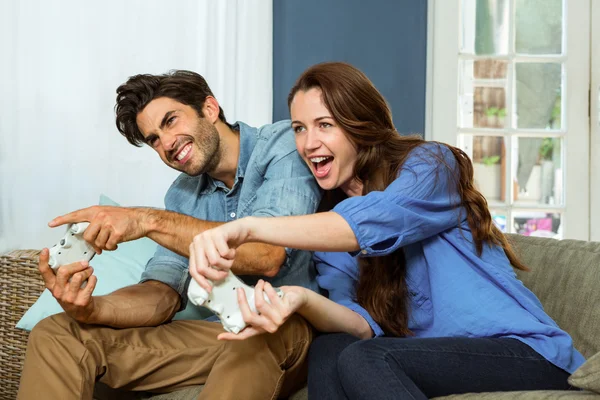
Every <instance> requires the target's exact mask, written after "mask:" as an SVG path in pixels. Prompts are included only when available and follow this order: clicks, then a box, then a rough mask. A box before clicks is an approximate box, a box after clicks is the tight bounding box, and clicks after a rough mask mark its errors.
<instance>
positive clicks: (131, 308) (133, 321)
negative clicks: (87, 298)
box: [82, 281, 181, 328]
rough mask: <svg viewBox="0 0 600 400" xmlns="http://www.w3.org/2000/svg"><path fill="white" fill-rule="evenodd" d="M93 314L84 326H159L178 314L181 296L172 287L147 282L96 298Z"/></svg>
mask: <svg viewBox="0 0 600 400" xmlns="http://www.w3.org/2000/svg"><path fill="white" fill-rule="evenodd" d="M93 301H94V310H95V311H94V312H93V313H92V315H91V316H90V318H89V320H88V321H82V322H85V323H90V324H95V325H107V326H111V327H113V328H133V327H140V326H157V325H160V324H162V323H164V322H167V321H170V320H171V318H173V316H174V315H175V313H176V312H177V311H178V310H179V305H180V301H181V299H180V297H179V294H178V293H177V292H176V291H175V290H173V288H171V287H170V286H168V285H166V284H164V283H162V282H158V281H148V282H144V283H140V284H137V285H132V286H128V287H125V288H122V289H119V290H117V291H115V292H113V293H110V294H107V295H105V296H97V297H94V298H93Z"/></svg>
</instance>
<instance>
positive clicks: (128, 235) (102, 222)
mask: <svg viewBox="0 0 600 400" xmlns="http://www.w3.org/2000/svg"><path fill="white" fill-rule="evenodd" d="M145 213H146V209H144V208H126V207H112V206H93V207H88V208H84V209H81V210H77V211H73V212H71V213H68V214H65V215H63V216H60V217H56V218H54V219H53V220H52V221H50V222H49V223H48V226H50V227H51V228H54V227H57V226H60V225H64V224H69V223H75V222H89V223H90V226H88V227H87V229H86V230H85V232H84V233H83V239H84V240H85V241H86V242H88V243H89V244H91V245H92V246H94V249H95V250H96V253H98V254H100V253H102V250H116V249H117V245H118V244H119V243H122V242H128V241H130V240H135V239H139V238H141V237H143V236H146V235H147V229H146V227H145V224H144V222H145V220H146V218H144V216H145Z"/></svg>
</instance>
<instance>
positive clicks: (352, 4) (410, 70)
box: [273, 0, 427, 133]
mask: <svg viewBox="0 0 600 400" xmlns="http://www.w3.org/2000/svg"><path fill="white" fill-rule="evenodd" d="M426 56H427V0H274V1H273V120H274V121H277V120H280V119H284V118H289V111H288V108H287V95H288V92H289V90H290V89H291V87H292V86H293V84H294V82H295V80H296V79H297V78H298V76H299V75H300V74H301V73H302V72H303V71H304V70H305V69H306V68H307V67H309V66H311V65H313V64H316V63H319V62H323V61H345V62H348V63H350V64H352V65H354V66H356V67H358V68H360V69H361V70H362V71H363V72H364V73H365V74H366V75H367V76H368V77H369V78H370V79H371V80H372V81H373V83H374V84H375V86H376V87H377V88H378V89H379V90H380V91H381V92H382V93H383V95H384V96H385V98H386V99H387V101H388V102H389V104H390V106H391V108H392V113H393V115H394V123H395V125H396V128H397V129H398V130H399V131H400V132H401V133H423V132H424V130H425V76H426V69H427V68H426V67H427V64H426V62H427V61H426Z"/></svg>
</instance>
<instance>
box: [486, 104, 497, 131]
mask: <svg viewBox="0 0 600 400" xmlns="http://www.w3.org/2000/svg"><path fill="white" fill-rule="evenodd" d="M497 115H498V107H488V108H486V110H485V116H486V122H487V123H486V126H487V127H489V128H495V127H496V124H497V121H496V120H497Z"/></svg>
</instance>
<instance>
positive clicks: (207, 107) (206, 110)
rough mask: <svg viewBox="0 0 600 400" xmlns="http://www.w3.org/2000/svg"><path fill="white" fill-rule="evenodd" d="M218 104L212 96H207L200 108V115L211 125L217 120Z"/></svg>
mask: <svg viewBox="0 0 600 400" xmlns="http://www.w3.org/2000/svg"><path fill="white" fill-rule="evenodd" d="M220 110H221V108H220V107H219V102H218V101H217V99H215V98H214V97H212V96H207V97H206V100H204V105H203V106H202V113H203V114H204V118H206V119H207V120H208V121H209V122H210V123H211V124H215V123H216V122H217V121H218V120H219V111H220Z"/></svg>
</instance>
